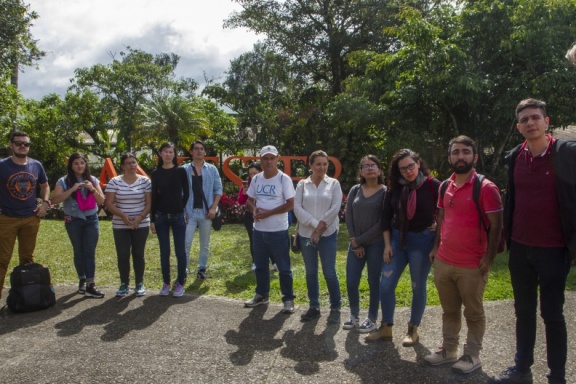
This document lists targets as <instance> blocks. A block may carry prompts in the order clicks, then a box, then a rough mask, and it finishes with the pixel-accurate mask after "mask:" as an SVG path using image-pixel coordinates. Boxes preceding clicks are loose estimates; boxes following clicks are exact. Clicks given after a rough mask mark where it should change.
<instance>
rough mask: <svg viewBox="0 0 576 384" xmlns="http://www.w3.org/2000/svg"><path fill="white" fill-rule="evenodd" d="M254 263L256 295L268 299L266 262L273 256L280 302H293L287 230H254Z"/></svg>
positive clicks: (268, 288)
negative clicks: (278, 281)
mask: <svg viewBox="0 0 576 384" xmlns="http://www.w3.org/2000/svg"><path fill="white" fill-rule="evenodd" d="M253 239H254V261H255V264H256V270H255V272H256V293H258V294H260V295H262V296H264V297H268V295H269V293H270V269H269V267H268V260H270V258H271V257H272V255H273V256H274V259H275V260H276V265H277V266H278V277H279V279H280V290H281V291H282V302H285V301H288V300H294V297H295V296H294V290H293V280H292V270H291V269H290V238H289V236H288V230H285V231H278V232H262V231H257V230H254V232H253Z"/></svg>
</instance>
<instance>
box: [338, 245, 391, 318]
mask: <svg viewBox="0 0 576 384" xmlns="http://www.w3.org/2000/svg"><path fill="white" fill-rule="evenodd" d="M383 253H384V239H382V240H379V241H377V242H376V243H374V244H368V245H364V257H362V258H357V257H356V256H355V255H354V251H352V248H351V247H348V258H347V260H346V289H347V290H348V303H349V304H350V313H351V314H352V315H353V316H355V317H358V315H359V314H360V292H359V290H358V288H359V287H360V279H361V278H362V271H363V270H364V265H366V264H368V286H369V287H370V304H369V307H368V318H369V319H370V320H372V321H376V319H377V318H378V306H379V305H380V274H381V272H382V255H383Z"/></svg>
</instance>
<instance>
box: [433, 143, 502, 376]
mask: <svg viewBox="0 0 576 384" xmlns="http://www.w3.org/2000/svg"><path fill="white" fill-rule="evenodd" d="M477 160H478V153H477V149H476V143H474V141H473V140H472V139H471V138H469V137H467V136H458V137H456V138H454V139H452V140H451V141H450V144H449V146H448V162H449V163H450V165H452V168H453V170H454V173H453V174H452V176H450V178H449V179H448V180H447V181H445V182H446V183H448V185H447V187H446V190H445V192H444V194H443V195H442V194H441V193H439V196H438V217H437V221H438V226H437V229H436V241H435V243H434V247H433V248H432V251H431V252H430V261H431V262H432V263H433V267H434V283H435V285H436V289H437V290H438V297H439V298H440V304H441V305H442V310H443V314H442V337H443V341H442V347H440V348H439V349H438V350H437V351H436V352H434V353H432V354H430V355H428V356H425V357H424V360H426V361H427V362H428V363H430V364H431V365H440V364H445V363H452V362H456V364H454V365H453V366H452V369H454V370H455V371H457V372H460V373H470V372H473V371H475V370H476V369H478V368H480V367H481V366H482V363H481V362H480V350H481V349H482V339H483V337H484V332H485V330H486V316H485V315H484V305H483V298H484V289H485V288H486V283H487V282H488V274H489V272H490V267H491V266H492V262H493V261H494V257H495V256H496V251H497V249H498V244H499V242H500V234H501V231H502V199H501V198H500V191H499V190H498V187H497V186H496V185H495V184H494V183H492V182H491V181H489V180H487V179H484V180H483V181H482V185H481V189H480V197H479V199H478V204H479V207H480V211H482V216H483V217H479V212H478V208H477V206H476V203H475V202H474V199H473V188H474V182H475V180H476V178H477V174H476V170H475V169H474V164H475V163H476V161H477ZM441 188H442V187H441ZM481 220H483V221H484V223H487V224H489V225H487V226H488V228H489V230H488V232H486V231H485V230H484V225H483V224H482V221H481ZM462 305H464V317H465V318H466V325H467V326H468V334H467V336H466V344H465V345H464V353H463V355H462V356H461V357H460V358H458V346H459V337H460V335H459V334H460V328H461V327H462Z"/></svg>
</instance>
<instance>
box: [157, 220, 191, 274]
mask: <svg viewBox="0 0 576 384" xmlns="http://www.w3.org/2000/svg"><path fill="white" fill-rule="evenodd" d="M154 225H155V226H156V235H157V236H158V245H159V247H160V266H161V268H162V279H163V280H164V283H166V284H170V228H172V236H173V237H174V253H175V254H176V265H177V270H178V282H179V283H180V284H181V285H184V283H185V282H186V249H185V246H184V244H185V239H186V219H185V217H184V211H182V212H180V213H174V214H170V213H162V212H157V213H156V217H155V218H154Z"/></svg>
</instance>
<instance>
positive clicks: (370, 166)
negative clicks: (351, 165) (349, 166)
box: [360, 164, 378, 169]
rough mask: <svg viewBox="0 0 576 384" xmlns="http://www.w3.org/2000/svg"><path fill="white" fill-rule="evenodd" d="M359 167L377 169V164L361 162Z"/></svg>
mask: <svg viewBox="0 0 576 384" xmlns="http://www.w3.org/2000/svg"><path fill="white" fill-rule="evenodd" d="M360 168H361V169H378V164H362V166H361V167H360Z"/></svg>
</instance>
